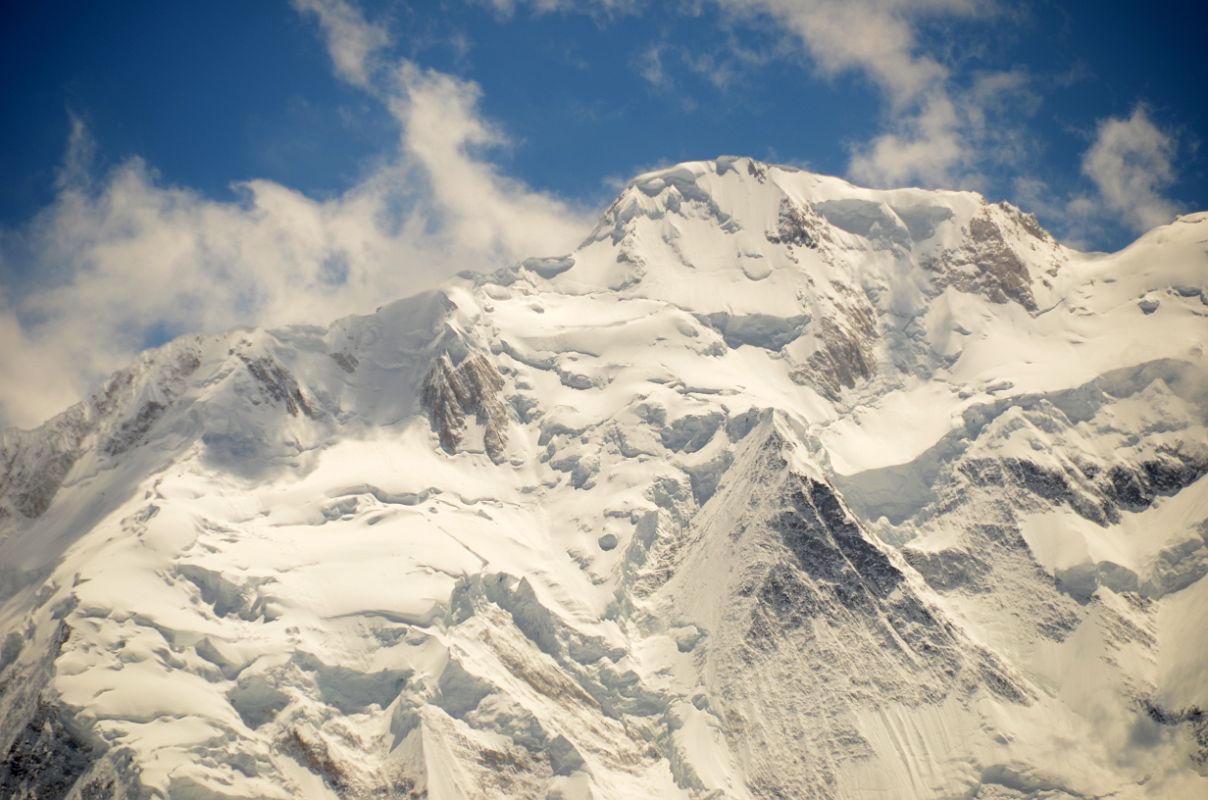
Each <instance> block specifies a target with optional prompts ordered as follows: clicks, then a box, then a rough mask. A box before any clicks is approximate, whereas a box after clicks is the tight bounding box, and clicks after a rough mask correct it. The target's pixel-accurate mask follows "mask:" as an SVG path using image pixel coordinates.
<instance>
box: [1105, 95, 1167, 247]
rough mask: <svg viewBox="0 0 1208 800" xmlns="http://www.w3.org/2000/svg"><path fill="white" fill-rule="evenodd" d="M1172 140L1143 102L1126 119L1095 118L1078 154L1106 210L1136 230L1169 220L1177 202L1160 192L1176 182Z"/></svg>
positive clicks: (1162, 223)
mask: <svg viewBox="0 0 1208 800" xmlns="http://www.w3.org/2000/svg"><path fill="white" fill-rule="evenodd" d="M1175 154H1176V142H1175V139H1174V137H1173V136H1171V135H1170V134H1169V133H1167V132H1165V131H1163V130H1161V129H1160V128H1158V126H1157V125H1155V124H1154V122H1153V120H1151V119H1150V117H1149V113H1148V112H1147V111H1146V110H1145V107H1144V106H1143V105H1138V106H1137V107H1136V108H1134V109H1133V112H1132V114H1131V115H1130V116H1129V117H1127V118H1122V117H1112V118H1109V119H1105V120H1102V121H1101V122H1100V123H1099V126H1098V130H1097V132H1096V135H1095V141H1094V143H1093V144H1092V145H1091V147H1090V148H1089V149H1088V150H1087V151H1086V154H1085V155H1084V156H1083V158H1082V172H1083V174H1085V175H1086V176H1087V177H1088V178H1090V180H1091V182H1092V183H1093V184H1094V185H1095V189H1096V190H1097V192H1098V195H1099V199H1100V200H1101V201H1102V203H1103V206H1104V208H1105V210H1107V211H1108V212H1110V213H1111V214H1113V215H1114V216H1115V217H1117V218H1118V219H1119V220H1120V221H1122V222H1124V223H1125V224H1126V225H1128V226H1129V227H1130V228H1132V229H1133V230H1136V231H1144V230H1147V229H1149V228H1152V227H1154V226H1155V225H1164V224H1166V223H1167V222H1170V221H1171V220H1172V219H1173V218H1174V215H1175V213H1176V212H1177V207H1176V205H1175V204H1174V203H1173V202H1171V201H1170V200H1169V199H1167V198H1166V197H1165V196H1164V195H1163V192H1165V190H1166V189H1168V188H1169V187H1170V186H1171V184H1173V183H1174V179H1175V173H1174V158H1175Z"/></svg>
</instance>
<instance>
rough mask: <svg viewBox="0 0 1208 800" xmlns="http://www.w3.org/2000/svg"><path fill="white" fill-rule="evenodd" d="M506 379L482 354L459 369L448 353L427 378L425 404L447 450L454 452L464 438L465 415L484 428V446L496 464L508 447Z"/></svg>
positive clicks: (462, 363) (468, 359) (425, 380)
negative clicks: (474, 419)
mask: <svg viewBox="0 0 1208 800" xmlns="http://www.w3.org/2000/svg"><path fill="white" fill-rule="evenodd" d="M503 387H504V380H503V376H502V375H500V374H499V370H497V369H496V368H495V366H494V365H493V364H492V363H491V362H490V361H488V360H487V358H486V357H485V356H483V355H482V354H481V353H474V354H472V355H470V356H467V357H466V358H465V360H463V361H462V362H461V363H460V364H458V365H457V366H456V367H455V366H453V362H452V360H451V359H450V358H449V355H448V354H447V353H446V354H444V355H442V356H441V357H440V358H439V359H438V360H437V362H436V364H434V365H433V366H432V369H431V370H430V371H429V372H428V376H427V378H425V379H424V388H423V404H424V408H426V409H427V410H428V414H429V416H430V417H431V420H432V427H433V428H434V429H435V430H436V432H437V435H438V436H439V437H440V444H441V447H443V448H444V449H445V450H446V451H448V452H450V453H454V452H456V451H457V447H458V445H460V444H461V440H462V439H463V438H464V436H465V430H466V415H467V414H473V415H474V416H475V418H476V419H477V420H478V421H479V422H480V423H481V424H482V425H483V428H484V434H483V445H484V447H485V448H486V451H487V455H489V456H490V457H491V460H492V461H494V462H495V463H497V464H498V463H499V462H501V461H502V460H503V456H504V449H505V448H506V447H507V422H508V413H507V407H506V406H505V405H504V402H503V398H502V397H501V394H500V393H501V391H502V390H503Z"/></svg>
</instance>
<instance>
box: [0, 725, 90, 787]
mask: <svg viewBox="0 0 1208 800" xmlns="http://www.w3.org/2000/svg"><path fill="white" fill-rule="evenodd" d="M96 759H97V754H96V753H95V752H93V750H92V748H91V747H90V746H89V745H88V744H86V743H84V742H83V741H81V740H80V739H78V738H76V736H75V735H74V734H73V733H72V732H71V731H70V730H68V729H67V727H66V726H64V724H63V722H62V719H61V716H60V712H59V710H58V709H57V708H56V707H55V706H53V705H51V704H49V703H46V702H39V703H38V705H37V707H36V709H35V712H34V715H33V717H32V718H31V719H30V720H29V722H28V723H26V725H25V726H24V727H23V728H22V729H21V730H20V732H19V733H18V734H17V736H16V739H15V740H14V741H13V743H12V744H11V745H10V746H9V748H8V751H7V752H6V753H4V757H3V758H2V759H0V797H12V798H18V797H28V798H39V800H42V799H43V798H44V799H45V800H52V799H53V798H62V797H66V796H67V793H68V792H70V791H71V789H72V788H73V787H74V786H75V784H76V782H77V781H78V780H79V779H80V777H81V776H83V775H84V773H86V772H87V771H88V770H89V768H91V767H92V765H93V763H94V762H95V761H96Z"/></svg>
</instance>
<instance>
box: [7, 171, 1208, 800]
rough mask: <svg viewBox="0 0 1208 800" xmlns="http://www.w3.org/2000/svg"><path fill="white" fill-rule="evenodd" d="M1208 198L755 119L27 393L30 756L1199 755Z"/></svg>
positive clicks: (1046, 763)
mask: <svg viewBox="0 0 1208 800" xmlns="http://www.w3.org/2000/svg"><path fill="white" fill-rule="evenodd" d="M1206 287H1208V214H1197V215H1190V216H1185V217H1182V218H1180V219H1179V220H1178V221H1176V222H1175V223H1172V224H1171V225H1168V226H1165V227H1162V228H1159V229H1156V230H1154V231H1152V232H1150V233H1149V234H1146V235H1145V236H1143V237H1142V238H1141V239H1139V240H1138V241H1137V242H1136V243H1134V244H1133V245H1132V246H1130V247H1129V248H1126V249H1125V250H1123V251H1121V252H1119V253H1115V254H1110V255H1108V254H1083V253H1078V252H1076V251H1073V250H1070V249H1068V248H1065V247H1063V246H1062V245H1060V244H1059V243H1057V242H1056V241H1054V240H1053V239H1052V237H1050V236H1049V235H1048V234H1047V233H1046V232H1045V231H1043V230H1042V229H1041V228H1040V227H1039V226H1038V225H1037V224H1036V221H1035V219H1034V218H1032V217H1030V216H1029V215H1027V214H1025V213H1023V212H1021V211H1019V210H1018V209H1015V208H1013V207H1011V206H1009V205H1006V204H988V203H987V202H985V200H984V199H982V198H981V197H980V196H978V195H975V194H971V193H964V192H932V191H923V190H917V189H903V190H894V191H875V190H868V189H863V188H859V187H855V186H852V185H850V184H847V183H846V182H844V181H841V180H839V179H836V178H829V177H825V176H819V175H813V174H810V173H805V172H800V171H797V170H794V169H790V168H785V167H777V166H773V165H766V164H761V163H758V162H755V161H752V160H750V159H745V158H722V159H718V160H716V161H709V162H692V163H688V164H682V165H679V166H676V167H672V168H670V169H667V170H660V171H657V172H654V173H649V174H646V175H643V176H639V177H638V178H637V179H635V180H634V181H633V182H632V183H631V184H630V186H629V187H628V188H627V189H626V190H625V191H624V192H623V193H622V194H621V196H620V197H619V198H618V199H617V201H616V202H615V203H614V204H613V205H612V206H611V207H610V208H609V209H608V210H607V211H606V212H605V214H604V215H603V216H602V218H601V220H600V223H599V224H598V226H597V227H596V229H595V230H594V231H593V232H592V233H591V235H590V236H589V237H588V238H587V240H586V241H585V242H584V243H583V244H582V245H581V246H580V247H579V248H578V249H577V250H576V251H575V252H573V253H571V254H568V255H567V256H564V257H559V258H545V259H530V260H528V261H525V262H523V263H522V264H519V265H516V266H515V267H512V268H509V269H505V270H500V271H499V272H497V273H495V274H493V275H489V276H478V275H466V276H462V277H460V278H458V279H456V280H454V281H451V282H450V283H449V284H447V285H446V286H445V287H444V288H443V289H441V290H439V291H435V292H429V293H426V294H423V295H419V296H416V297H414V298H410V299H407V300H402V301H398V302H396V303H392V304H389V305H387V306H384V307H382V308H381V309H379V310H378V311H377V312H376V313H375V314H371V315H368V316H364V317H352V318H348V319H344V320H339V321H337V322H335V323H333V324H332V325H331V326H329V327H326V328H323V327H317V326H296V327H292V328H285V329H280V330H275V331H259V330H248V331H235V332H231V333H229V334H225V335H222V336H216V337H200V338H199V337H190V338H186V339H182V340H178V341H176V342H173V343H171V344H169V345H167V346H165V347H163V348H160V349H159V350H156V351H151V352H148V353H147V354H145V355H144V356H142V357H140V359H139V360H138V362H137V363H136V364H135V365H133V366H132V367H131V368H130V369H128V370H126V371H123V372H122V373H119V374H117V375H116V376H114V378H112V379H111V380H110V381H109V382H108V383H107V384H106V385H105V386H104V387H103V388H102V389H101V391H100V392H99V393H98V394H97V395H96V396H94V397H93V398H91V399H89V400H88V401H85V402H84V403H82V404H80V405H79V406H76V407H74V408H73V409H70V410H68V411H67V412H65V413H64V414H62V415H60V416H58V417H56V418H55V419H53V420H51V421H49V422H48V423H46V425H44V426H43V427H42V428H40V429H38V430H36V431H9V432H6V433H4V434H3V438H2V439H0V753H4V754H5V755H4V758H3V760H2V762H0V764H2V766H0V794H2V795H4V796H6V797H8V796H13V797H73V798H84V797H87V798H111V797H112V798H117V797H173V798H176V797H181V798H207V799H210V800H214V799H218V798H261V797H265V798H290V797H327V798H359V797H380V796H397V797H431V798H454V797H501V796H507V797H564V798H580V797H593V798H635V797H696V798H704V797H733V798H771V797H833V798H880V797H890V796H892V797H904V798H931V797H979V798H1019V797H1046V798H1061V797H1075V798H1082V797H1099V796H1106V795H1111V796H1115V797H1121V798H1126V797H1183V796H1187V797H1190V796H1198V795H1199V794H1201V793H1203V792H1204V791H1205V790H1206V789H1208V777H1205V775H1208V718H1205V717H1204V713H1203V711H1202V709H1204V708H1205V707H1206V705H1208V670H1205V668H1204V665H1205V664H1206V663H1208V660H1206V659H1205V656H1208V653H1206V652H1205V644H1204V642H1205V640H1204V637H1203V636H1202V634H1201V631H1202V630H1203V627H1204V624H1205V622H1208V620H1206V619H1205V615H1206V614H1208V611H1205V609H1208V581H1205V580H1204V576H1205V574H1208V475H1206V473H1208V364H1206V362H1205V354H1204V342H1205V341H1208V288H1206Z"/></svg>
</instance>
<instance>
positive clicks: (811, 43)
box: [718, 0, 1031, 185]
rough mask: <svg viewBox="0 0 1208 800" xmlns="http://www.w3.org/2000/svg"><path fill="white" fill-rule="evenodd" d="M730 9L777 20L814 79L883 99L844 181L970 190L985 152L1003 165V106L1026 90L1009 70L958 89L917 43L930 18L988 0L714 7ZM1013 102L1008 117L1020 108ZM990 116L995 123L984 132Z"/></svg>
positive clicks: (976, 12)
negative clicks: (876, 126) (800, 49)
mask: <svg viewBox="0 0 1208 800" xmlns="http://www.w3.org/2000/svg"><path fill="white" fill-rule="evenodd" d="M718 2H719V3H720V4H721V6H722V7H723V8H727V9H729V10H731V11H732V12H736V13H746V14H754V15H764V16H768V17H771V18H773V19H775V20H777V21H778V22H779V23H780V24H781V25H783V26H784V28H785V29H786V30H788V31H789V32H791V33H792V34H793V35H794V36H795V37H797V38H798V40H799V41H800V42H801V44H802V45H803V46H804V48H805V49H806V51H807V53H808V55H809V57H810V60H811V62H812V63H813V64H814V65H815V67H816V69H817V71H818V72H819V73H820V74H821V75H822V76H824V77H835V76H839V75H843V74H857V75H862V76H863V77H864V78H865V79H867V80H868V81H869V82H870V83H871V85H872V86H874V87H876V89H877V90H878V91H879V92H880V94H881V96H882V97H883V98H884V101H885V130H884V131H883V132H882V133H879V134H877V135H876V136H874V137H873V138H872V139H870V140H869V141H866V142H856V143H853V145H852V154H851V161H850V163H849V165H848V172H849V175H850V176H851V177H852V178H854V179H856V180H858V181H861V182H864V183H869V184H875V185H900V184H905V183H920V184H923V185H978V184H980V183H981V181H982V177H983V176H982V174H981V170H980V166H981V165H982V164H983V163H984V162H985V159H986V156H987V155H993V156H994V157H995V158H996V159H1002V158H1005V157H1006V156H1007V155H1008V154H1010V153H1012V152H1014V151H1013V150H1006V151H1004V150H1003V149H1002V148H1001V147H1000V146H999V145H1001V144H1002V140H1003V138H1004V137H1003V135H1002V132H1003V131H1004V130H1005V128H1006V125H1005V120H1006V119H1007V118H1008V115H1007V114H1006V113H1004V111H1005V109H1004V104H1008V103H1015V102H1016V101H1021V100H1023V99H1024V98H1026V97H1027V96H1028V93H1027V92H1026V90H1025V87H1023V86H1022V85H1021V84H1022V83H1024V82H1026V81H1025V80H1024V76H1023V75H1022V73H1019V72H1002V73H983V74H981V75H979V76H978V77H977V79H976V80H975V81H973V82H972V83H968V82H965V83H963V84H958V83H957V82H956V81H955V80H954V77H953V75H952V73H951V70H950V69H949V68H948V67H947V66H946V65H945V64H944V63H943V61H942V60H941V59H940V58H938V57H937V56H936V55H934V54H932V53H929V52H928V51H927V48H926V47H925V46H924V44H923V39H922V37H921V35H920V29H921V27H922V26H923V25H925V24H926V23H928V22H932V21H937V20H957V21H961V20H964V21H969V20H978V19H985V18H988V17H991V16H994V15H997V14H999V13H1000V9H999V8H998V7H997V6H996V5H995V4H994V3H993V2H990V0H718ZM1030 107H1031V106H1029V105H1028V104H1026V103H1023V104H1021V105H1013V106H1012V108H1011V111H1012V112H1018V111H1019V110H1021V109H1028V108H1030ZM990 118H993V119H994V121H995V122H996V123H997V124H994V125H988V124H987V120H988V119H990Z"/></svg>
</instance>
